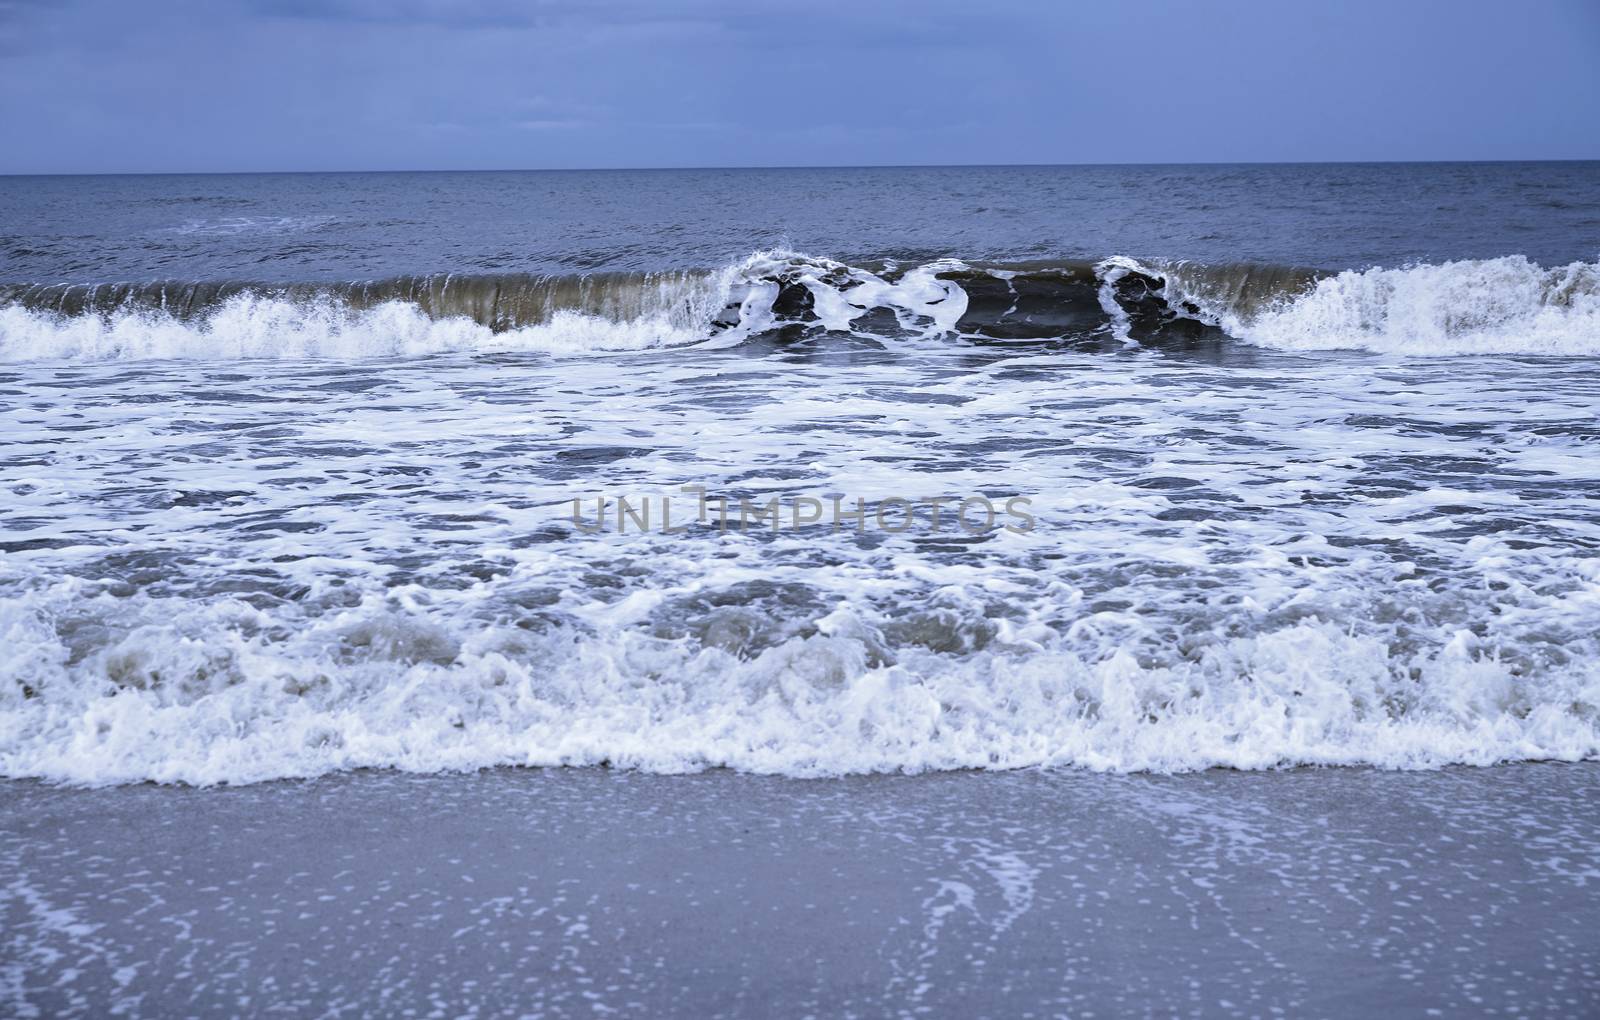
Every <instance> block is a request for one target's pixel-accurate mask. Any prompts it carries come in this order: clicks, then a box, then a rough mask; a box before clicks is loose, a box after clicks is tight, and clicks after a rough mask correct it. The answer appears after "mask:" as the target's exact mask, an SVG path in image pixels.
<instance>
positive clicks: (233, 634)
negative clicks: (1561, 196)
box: [0, 581, 1600, 785]
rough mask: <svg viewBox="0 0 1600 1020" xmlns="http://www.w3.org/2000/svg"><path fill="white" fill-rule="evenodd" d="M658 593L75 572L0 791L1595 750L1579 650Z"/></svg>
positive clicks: (15, 650) (12, 695)
mask: <svg viewBox="0 0 1600 1020" xmlns="http://www.w3.org/2000/svg"><path fill="white" fill-rule="evenodd" d="M641 599H642V601H641ZM659 601H660V599H659V598H656V599H654V600H653V601H652V600H651V599H649V598H645V597H643V596H635V597H634V598H632V599H629V600H627V602H626V604H624V605H623V606H621V607H612V611H611V612H610V618H609V619H606V620H604V621H601V620H592V621H589V622H588V623H587V624H580V623H578V622H577V621H573V622H571V623H568V624H562V625H557V626H555V627H553V628H551V629H549V630H545V631H543V632H542V633H541V632H540V631H539V630H535V631H531V632H530V631H529V630H527V629H525V628H524V627H521V626H519V625H517V624H515V623H511V622H504V623H499V624H496V623H493V622H491V621H487V620H483V619H474V618H473V616H472V614H471V612H470V611H468V612H464V613H463V614H462V615H461V616H460V617H459V618H457V619H451V618H450V617H449V616H447V615H446V614H442V613H439V612H437V611H435V612H429V611H427V610H426V609H425V608H424V607H421V606H415V605H413V606H410V607H405V606H401V605H397V604H394V603H393V601H392V600H385V599H383V598H381V597H374V598H371V599H368V600H365V601H363V602H362V603H361V604H359V605H355V606H351V607H349V608H346V609H343V610H340V611H335V612H330V613H327V614H325V615H323V616H321V617H318V618H309V619H306V618H302V619H289V618H283V617H278V618H275V615H274V613H272V612H270V611H264V610H262V609H260V608H258V607H255V606H252V605H250V604H248V603H245V602H242V601H222V602H217V603H212V604H210V605H206V606H200V605H195V604H192V603H191V604H187V605H185V606H183V607H181V608H179V607H174V606H170V605H164V604H162V602H161V600H146V599H136V600H133V602H134V605H133V606H131V607H130V606H129V605H127V603H126V602H125V601H124V600H120V599H117V598H113V597H112V596H110V595H108V594H103V593H101V594H96V593H93V592H91V591H86V590H85V589H84V588H83V586H82V585H81V584H79V583H78V582H75V581H69V582H66V583H65V584H63V585H61V586H58V587H57V589H56V590H55V591H53V592H41V593H38V595H36V596H35V597H34V598H32V599H23V600H13V601H9V602H7V603H0V634H4V635H5V636H6V649H7V650H6V651H5V652H4V653H3V654H0V663H3V664H4V665H5V667H6V669H5V675H6V676H7V677H8V678H9V679H8V680H7V682H5V683H0V709H3V711H0V774H4V775H8V776H37V777H42V778H47V779H52V780H58V781H67V782H76V783H88V784H104V783H121V782H139V781H148V780H155V781H159V782H185V783H193V784H202V785H204V784H212V783H219V782H227V783H241V782H254V781H260V780H266V779H274V778H281V777H292V776H312V775H318V774H322V773H325V772H329V771H335V770H343V769H351V768H363V767H380V768H399V769H405V770H411V771H422V772H429V771H436V770H456V769H477V768H485V767H493V766H502V765H514V766H558V765H596V764H603V765H610V766H615V767H624V768H633V769H642V770H647V771H653V772H667V773H674V772H684V771H694V770H699V769H704V768H710V767H732V768H737V769H741V770H746V771H752V772H758V773H775V774H785V775H792V776H831V775H839V774H846V773H863V772H888V771H908V772H919V771H926V770H944V769H961V768H976V769H1013V768H1019V767H1030V766H1053V765H1054V766H1076V767H1086V768H1091V769H1096V770H1113V771H1139V770H1158V771H1185V770H1193V769H1206V768H1211V767H1217V766H1222V767H1233V768H1246V769H1257V768H1271V767H1278V766H1284V765H1305V764H1316V765H1340V764H1367V765H1377V766H1382V767H1391V768H1427V767H1435V766H1439V765H1444V764H1453V763H1465V764H1479V765H1482V764H1491V763H1494V762H1497V761H1503V760H1523V759H1565V760H1579V759H1583V758H1586V757H1592V756H1594V755H1596V754H1597V753H1600V708H1597V707H1596V706H1597V705H1600V672H1597V669H1596V666H1595V661H1596V660H1594V659H1588V660H1586V661H1583V662H1581V663H1578V664H1574V665H1571V666H1569V667H1567V668H1565V669H1553V670H1549V671H1547V672H1545V673H1543V674H1542V675H1539V676H1526V675H1520V670H1519V668H1518V667H1517V665H1516V664H1514V663H1512V662H1501V661H1497V660H1496V659H1494V658H1491V657H1485V656H1484V655H1482V654H1479V652H1478V651H1476V650H1474V649H1473V647H1472V645H1471V642H1469V641H1464V640H1457V641H1455V642H1453V643H1451V644H1449V645H1447V646H1445V647H1443V648H1440V649H1435V650H1434V651H1431V652H1417V653H1415V654H1413V655H1410V656H1407V655H1405V654H1397V649H1396V648H1394V647H1391V646H1390V644H1389V643H1388V642H1386V641H1384V640H1382V639H1379V638H1376V637H1373V636H1362V635H1357V634H1352V633H1351V632H1350V631H1349V630H1348V629H1347V628H1345V627H1343V626H1339V625H1336V624H1333V623H1330V622H1325V621H1319V620H1317V619H1314V618H1313V619H1309V620H1305V621H1302V622H1300V623H1298V624H1294V625H1289V626H1286V627H1283V628H1281V629H1276V630H1268V631H1263V632H1260V633H1256V634H1251V635H1247V636H1238V637H1234V638H1231V639H1228V640H1225V641H1222V642H1219V643H1217V644H1216V645H1213V646H1211V647H1208V648H1205V649H1204V650H1203V652H1201V653H1200V654H1196V655H1190V656H1183V655H1176V654H1175V655H1172V656H1169V657H1166V658H1165V661H1158V662H1143V663H1142V662H1141V661H1140V660H1139V658H1137V657H1136V656H1134V655H1133V654H1130V653H1129V652H1128V651H1126V650H1122V651H1116V652H1113V653H1111V654H1109V655H1106V656H1104V657H1100V658H1092V657H1084V656H1083V655H1082V654H1081V650H1074V649H1072V648H1070V647H1068V646H1067V645H1066V644H1064V643H1063V642H1061V641H1059V640H1056V639H1054V638H1053V637H1052V636H1051V635H1050V634H1049V633H1048V632H1047V630H1046V629H1045V628H1041V627H1028V626H1014V625H1009V624H1005V623H1003V622H1001V623H997V621H993V620H985V619H983V618H982V617H981V616H976V617H971V618H963V617H962V616H961V614H959V613H956V612H953V611H951V610H948V609H946V610H943V611H941V612H930V611H921V612H914V613H909V614H906V617H905V619H904V620H901V621H899V622H898V623H896V624H894V625H888V624H886V623H885V621H881V620H880V621H874V620H871V619H867V618H864V617H862V616H858V615H856V614H855V613H854V612H852V611H850V610H848V609H845V608H840V609H838V610H836V611H835V612H833V613H831V614H828V615H826V616H824V617H822V618H821V619H819V620H817V621H816V623H815V625H814V626H813V627H811V628H809V629H808V630H809V632H808V633H796V634H792V635H790V636H788V637H782V636H781V635H768V637H769V638H770V640H768V641H765V642H760V641H758V642H757V643H756V645H755V646H754V647H749V646H741V644H740V642H739V641H738V640H731V639H730V638H729V635H730V634H733V633H735V632H736V631H737V630H738V628H736V627H730V626H728V625H727V623H728V621H727V620H723V626H722V627H721V628H720V629H719V628H718V627H717V626H716V621H714V620H707V621H702V622H703V623H705V627H704V628H702V629H701V631H700V633H701V639H700V640H685V639H684V638H681V637H677V638H674V637H671V636H668V635H663V634H661V633H659V632H655V633H653V632H652V631H651V630H650V629H649V628H645V627H640V626H638V625H637V624H638V623H640V622H641V621H642V620H648V619H649V618H650V617H651V615H652V612H653V611H655V610H656V609H657V608H658V606H657V603H658V602H659ZM130 609H131V610H132V615H131V616H130V615H128V614H129V612H130ZM174 609H177V610H178V611H176V612H174V611H173V610H174ZM618 610H620V613H619V612H618ZM737 612H738V611H737V610H734V609H731V608H730V609H729V610H727V611H725V613H724V615H725V616H726V615H728V614H730V613H737ZM745 615H746V616H748V615H749V614H745ZM635 617H637V618H638V619H635ZM744 622H745V624H747V625H748V624H749V623H750V622H751V621H750V620H749V619H746V620H745V621H744ZM597 625H598V626H597ZM744 636H745V638H748V636H749V635H748V626H747V628H746V632H745V635H744Z"/></svg>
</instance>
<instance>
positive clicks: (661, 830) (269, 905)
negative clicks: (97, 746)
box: [0, 764, 1600, 1017]
mask: <svg viewBox="0 0 1600 1020" xmlns="http://www.w3.org/2000/svg"><path fill="white" fill-rule="evenodd" d="M1597 787H1600V764H1584V765H1521V766H1504V767H1497V768H1490V769H1452V770H1446V771H1443V772H1434V773H1395V772H1377V771H1371V770H1359V769H1334V770H1299V771H1293V772H1284V773H1235V772H1211V773H1205V774H1201V775H1189V776H1172V777H1164V776H1147V775H1137V776H1105V775H1093V774H1086V773H1078V772H1051V773H1041V772H1018V773H983V774H976V773H956V774H938V775H927V776H915V777H862V778H853V779H844V780H814V781H807V780H793V779H778V778H764V777H756V776H749V775H740V774H733V773H708V774H702V775H690V776H676V777H674V776H659V775H639V774H629V773H617V772H607V771H602V770H500V771H493V772H485V773H479V774H471V775H434V776H412V775H402V774H394V773H356V774H346V775H338V776H331V777H327V778H323V779H318V780H312V781H303V782H279V783H270V784H264V785H259V786H250V787H242V788H234V789H226V788H223V789H205V790H195V789H188V788H172V787H156V786H141V787H122V788H113V789H103V790H79V789H61V788H52V787H48V786H44V785H41V784H38V783H34V782H15V781H14V782H6V783H0V931H3V934H0V1014H4V1015H9V1016H91V1015H105V1014H107V1013H110V1012H113V1011H115V1012H117V1013H119V1015H124V1016H202V1015H204V1016H215V1015H229V1014H238V1015H287V1016H313V1015H318V1016H362V1015H381V1016H448V1017H457V1016H501V1015H504V1016H550V1017H558V1016H586V1017H587V1016H595V1017H598V1016H606V1015H613V1014H620V1015H631V1016H647V1017H667V1016H683V1017H723V1016H726V1017H746V1016H786V1017H787V1016H817V1017H838V1016H861V1017H877V1016H959V1017H1051V1016H1072V1017H1091V1016H1101V1017H1111V1016H1173V1015H1177V1016H1264V1017H1265V1016H1291V1017H1303V1016H1333V1017H1342V1016H1350V1017H1357V1016H1367V1015H1373V1014H1375V1013H1380V1012H1381V1013H1382V1014H1385V1015H1395V1016H1418V1017H1421V1016H1463V1015H1499V1016H1582V1015H1595V1014H1596V1013H1600V809H1597V808H1596V807H1595V803H1596V802H1595V799H1594V795H1595V793H1596V791H1597Z"/></svg>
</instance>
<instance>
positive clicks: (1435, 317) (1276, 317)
mask: <svg viewBox="0 0 1600 1020" xmlns="http://www.w3.org/2000/svg"><path fill="white" fill-rule="evenodd" d="M1154 272H1155V273H1156V274H1159V275H1160V276H1162V277H1164V278H1165V280H1166V283H1167V288H1166V295H1165V296H1166V299H1167V301H1168V303H1169V304H1170V305H1172V306H1174V307H1176V306H1177V305H1178V303H1179V302H1182V301H1191V302H1193V303H1194V304H1195V305H1197V306H1198V307H1199V308H1200V309H1201V312H1202V315H1203V316H1204V317H1206V318H1208V319H1210V320H1212V321H1214V322H1216V323H1217V324H1218V325H1220V326H1221V327H1222V328H1223V329H1224V330H1226V331H1227V332H1228V333H1229V334H1231V335H1232V336H1235V337H1238V338H1240V339H1243V340H1248V341H1250V342H1251V343H1256V344H1260V345H1262V346H1266V347H1274V348H1278V349H1282V350H1330V349H1359V350H1368V351H1376V352H1380V353H1384V354H1402V355H1423V356H1436V355H1465V354H1528V355H1593V354H1600V264H1597V263H1592V262H1574V263H1571V264H1570V265H1566V266H1559V267H1556V268H1552V269H1546V268H1543V267H1541V266H1539V265H1537V264H1535V263H1533V262H1530V261H1528V259H1526V258H1524V257H1522V256H1520V255H1511V256H1506V257H1504V258H1497V259H1483V260H1467V261H1460V262H1445V263H1443V264H1440V265H1417V266H1408V267H1405V268H1399V269H1383V268H1378V269H1369V270H1366V271H1355V270H1351V271H1347V272H1343V273H1339V274H1337V275H1335V276H1329V277H1326V278H1324V279H1321V280H1319V281H1317V282H1316V284H1315V286H1314V287H1313V288H1312V289H1311V290H1310V291H1309V292H1308V293H1304V294H1297V295H1287V296H1284V297H1281V298H1278V299H1276V300H1269V301H1266V302H1263V303H1262V304H1260V305H1259V306H1257V307H1254V308H1249V309H1240V308H1237V307H1234V306H1232V305H1231V304H1229V303H1228V302H1227V301H1225V300H1218V298H1217V296H1216V294H1215V291H1214V289H1213V288H1212V287H1209V286H1207V282H1208V281H1201V280H1196V279H1194V278H1193V277H1192V276H1191V274H1189V273H1187V272H1186V270H1185V267H1184V266H1183V265H1182V264H1174V265H1168V266H1161V267H1157V268H1156V269H1155V270H1154Z"/></svg>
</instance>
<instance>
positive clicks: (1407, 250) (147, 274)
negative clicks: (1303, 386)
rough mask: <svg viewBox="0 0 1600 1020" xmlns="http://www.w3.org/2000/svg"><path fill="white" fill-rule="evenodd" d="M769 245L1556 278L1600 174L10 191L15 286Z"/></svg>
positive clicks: (1595, 247)
mask: <svg viewBox="0 0 1600 1020" xmlns="http://www.w3.org/2000/svg"><path fill="white" fill-rule="evenodd" d="M772 248H791V249H795V250H798V251H804V252H808V253H811V254H814V255H822V256H827V257H830V258H835V259H840V260H843V261H847V262H852V263H859V262H861V261H866V260H873V259H879V258H884V257H892V258H898V259H902V260H906V261H926V260H928V259H932V258H939V257H946V256H950V257H957V258H963V259H968V260H973V259H983V260H1033V259H1101V258H1104V257H1106V256H1108V255H1113V254H1126V255H1132V256H1135V257H1139V258H1167V259H1194V260H1199V261H1203V262H1213V263H1215V262H1264V263H1274V264H1284V265H1299V266H1310V267H1319V268H1327V269H1345V268H1365V267H1369V266H1373V265H1386V266H1395V265H1403V264H1407V263H1411V262H1437V261H1442V260H1447V259H1463V258H1492V257H1495V256H1500V255H1510V254H1520V255H1525V256H1527V257H1528V258H1530V259H1532V260H1533V261H1535V262H1539V263H1541V264H1544V265H1553V264H1560V263H1566V262H1571V261H1575V260H1592V259H1594V258H1595V257H1596V256H1597V255H1600V163H1593V162H1588V163H1579V162H1574V163H1455V164H1319V165H1238V166H1229V165H1202V166H1065V167H934V168H862V169H778V170H649V171H540V172H511V173H387V174H265V175H261V174H248V175H203V176H135V177H121V176H118V177H6V178H0V282H29V283H54V282H83V283H100V282H107V281H147V280H155V279H184V280H209V279H220V278H234V279H251V280H262V281H310V280H351V279H365V278H369V277H383V276H393V275H399V274H423V273H485V272H507V271H516V272H538V273H581V272H591V271H596V270H658V269H670V268H690V267H703V268H709V267H715V266H720V265H724V264H727V263H729V262H731V261H734V260H736V259H739V258H742V257H744V256H746V255H748V254H749V253H750V252H752V251H757V250H764V249H772Z"/></svg>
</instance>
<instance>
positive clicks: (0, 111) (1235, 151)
mask: <svg viewBox="0 0 1600 1020" xmlns="http://www.w3.org/2000/svg"><path fill="white" fill-rule="evenodd" d="M0 131H3V133H0V137H3V138H4V139H5V143H4V145H3V146H0V172H13V173H15V172H24V173H26V172H45V173H48V172H75V171H85V172H106V171H186V170H196V171H198V170H339V169H349V170H360V169H475V168H536V167H646V166H764V165H785V166H787V165H812V164H818V165H827V164H844V165H855V164H906V163H1079V162H1113V163H1116V162H1190V161H1193V162H1205V161H1277V160H1415V159H1582V158H1600V2H1597V0H1454V2H1445V0H1381V2H1380V0H1327V2H1320V3H1301V2H1295V0H1259V2H1258V0H1213V2H1200V0H1195V2H1183V0H1139V2H1136V3H1122V2H1116V0H1088V2H1078V0H1055V2H1051V0H1037V2H1011V3H1007V2H984V0H959V2H945V0H922V2H919V3H908V2H900V0H886V2H880V3H875V2H872V0H852V2H847V3H829V2H824V0H783V2H769V0H661V2H658V3H651V2H648V0H590V2H584V0H550V2H512V0H460V2H453V3H452V2H446V0H393V2H389V3H383V2H379V0H326V2H319V0H144V2H141V0H0Z"/></svg>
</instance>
